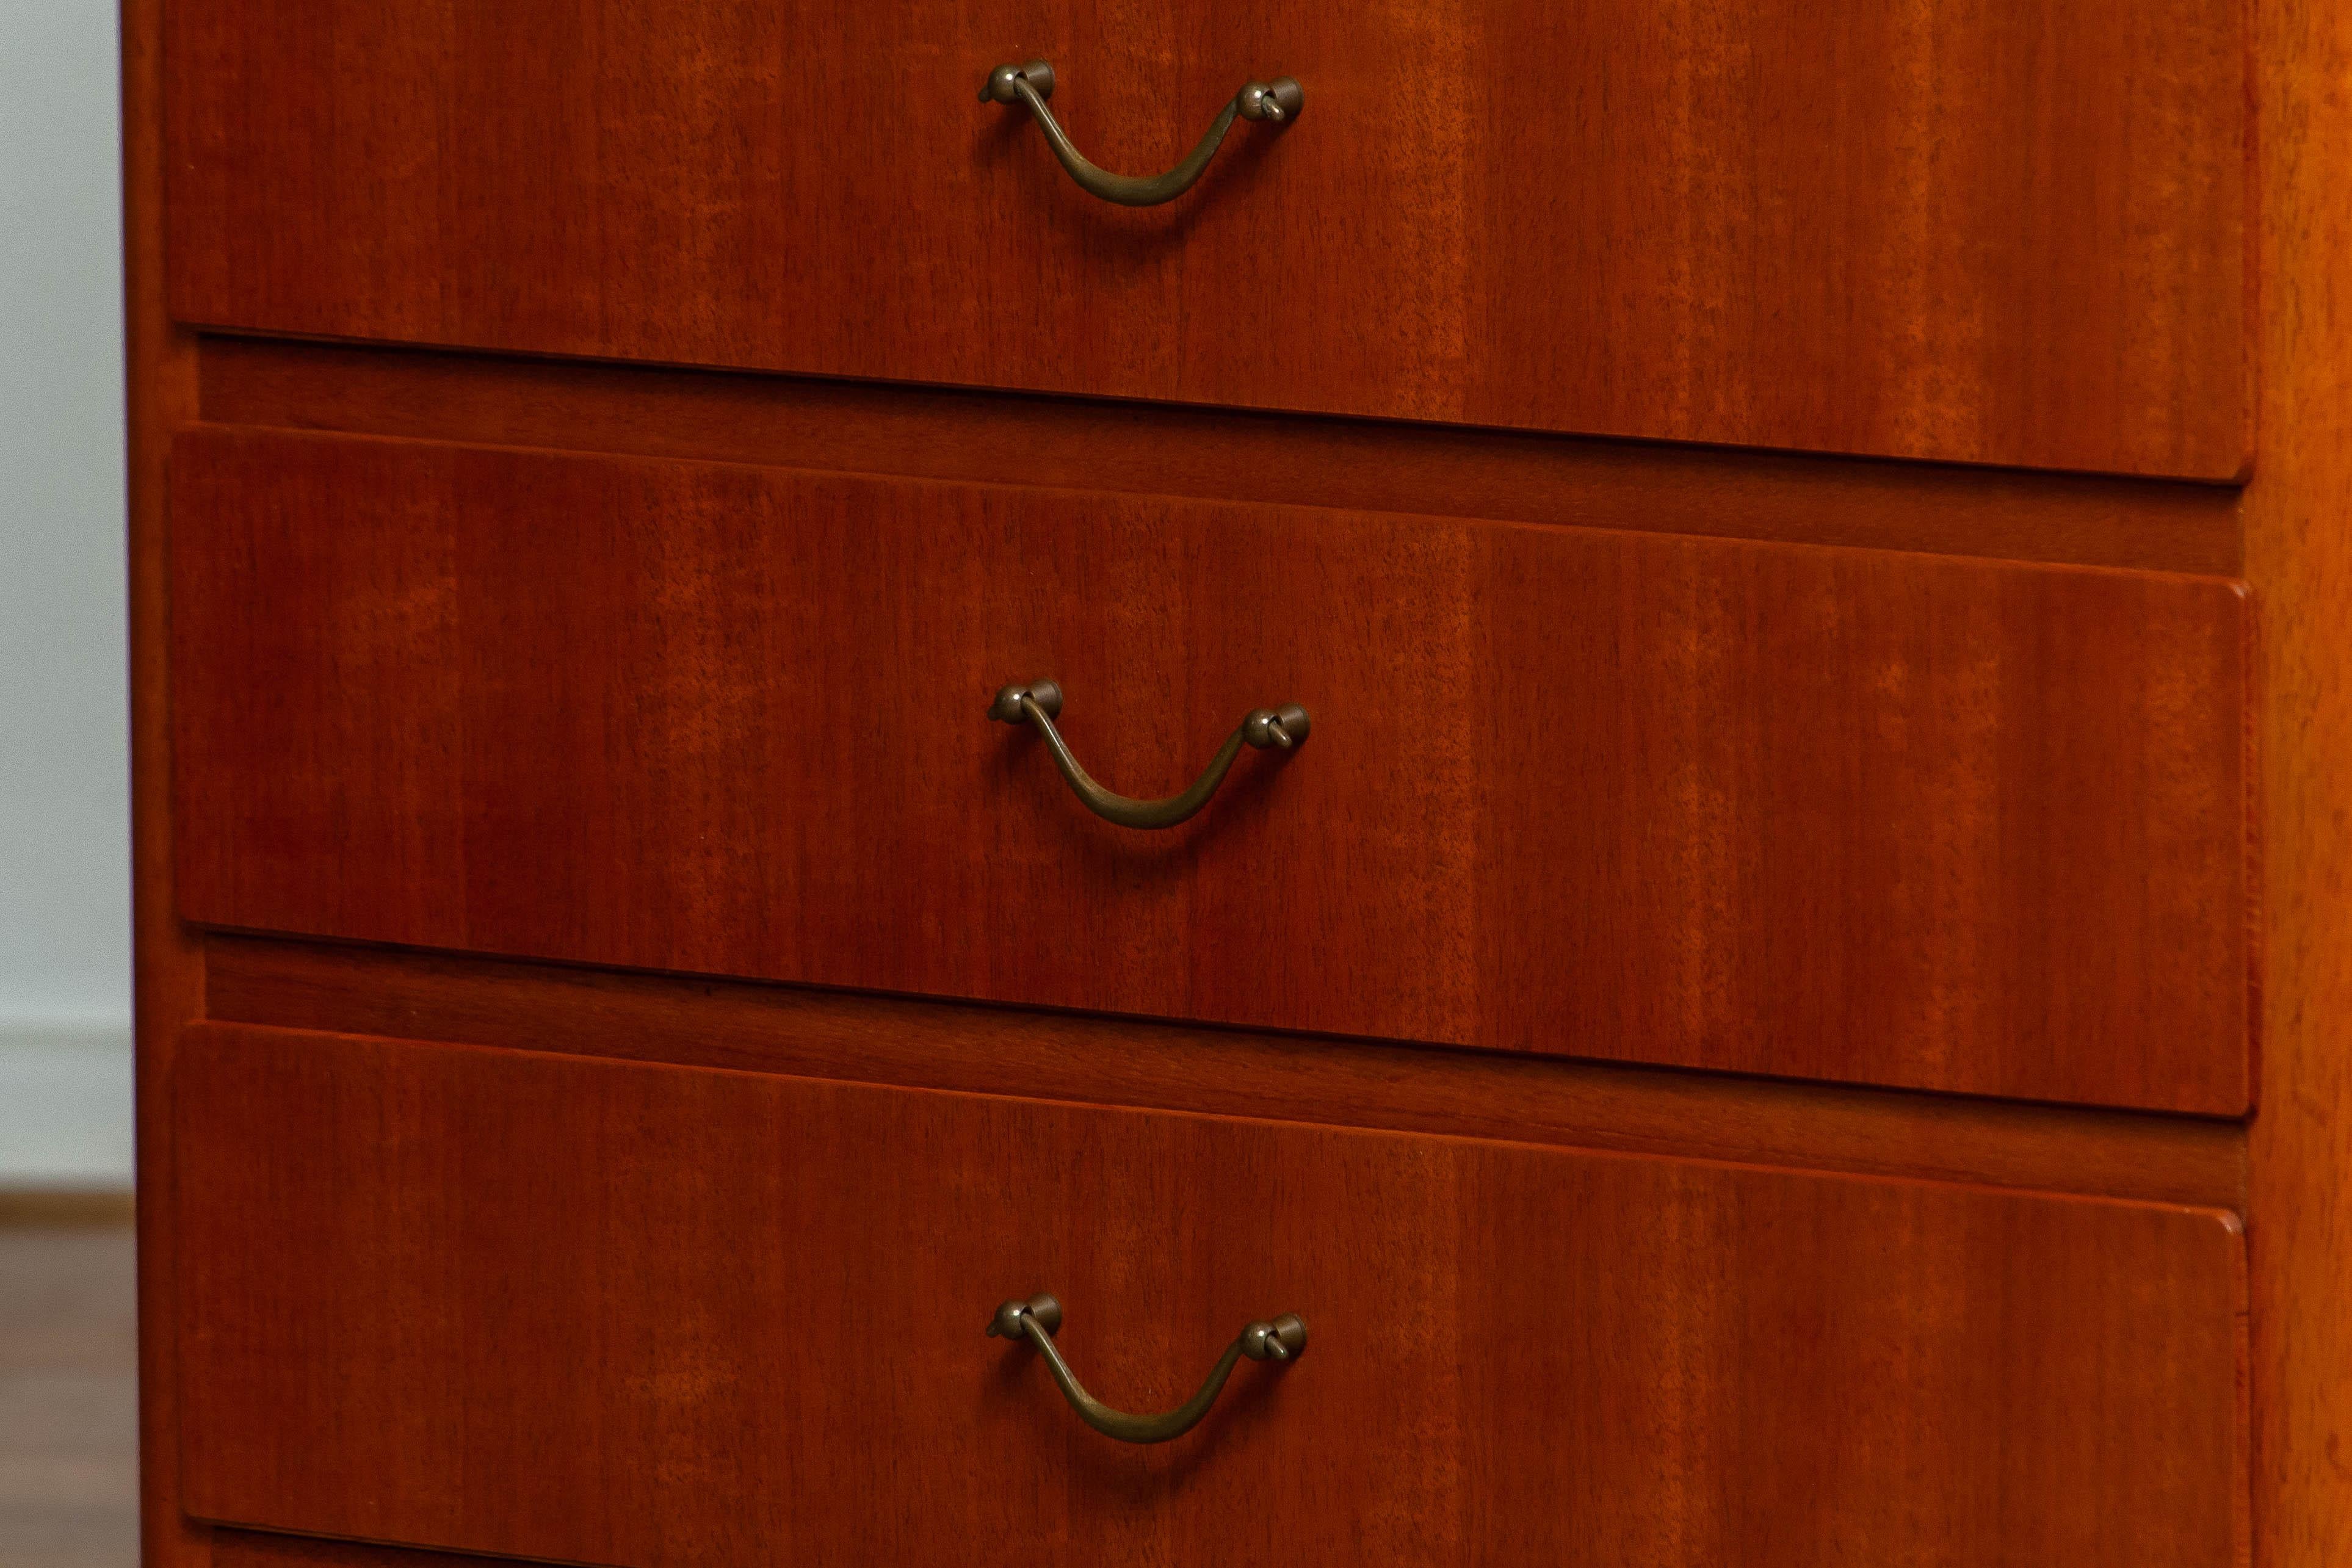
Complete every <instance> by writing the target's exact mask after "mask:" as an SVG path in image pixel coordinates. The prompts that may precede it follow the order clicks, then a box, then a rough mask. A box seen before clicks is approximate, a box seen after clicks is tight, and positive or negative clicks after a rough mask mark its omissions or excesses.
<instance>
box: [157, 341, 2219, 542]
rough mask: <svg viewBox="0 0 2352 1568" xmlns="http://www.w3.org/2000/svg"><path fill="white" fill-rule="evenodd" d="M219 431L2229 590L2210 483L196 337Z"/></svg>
mask: <svg viewBox="0 0 2352 1568" xmlns="http://www.w3.org/2000/svg"><path fill="white" fill-rule="evenodd" d="M202 364H203V380H204V409H203V412H204V417H205V419H206V420H208V421H211V422H213V423H222V424H243V425H273V426H278V427H282V428H287V429H299V430H320V431H343V432H347V433H350V434H362V435H407V436H418V437H423V438H425V439H427V440H438V441H456V442H463V443H467V444H488V445H499V446H541V447H549V448H555V449H562V450H569V451H576V452H599V453H631V454H635V455H643V456H648V457H691V458H705V459H717V460H719V461H723V462H736V463H761V464H772V465H780V466H783V467H791V468H831V469H838V470H841V471H843V472H847V473H866V474H899V475H905V476H908V477H914V478H929V479H961V480H971V481H976V482H979V483H982V484H989V483H1002V482H1004V481H1007V480H1018V481H1019V482H1021V483H1023V484H1028V485H1039V486H1047V487H1049V488H1057V489H1083V490H1122V491H1134V492H1140V493H1142V494H1146V495H1155V496H1196V497H1202V498H1204V499H1210V500H1229V501H1248V502H1252V503H1256V502H1260V501H1263V500H1265V499H1266V498H1267V497H1287V498H1293V499H1297V500H1300V501H1307V502H1311V503H1313V504H1315V505H1317V506H1324V507H1349V508H1354V509H1358V510H1363V511H1383V512H1427V513H1432V514H1435V515H1438V516H1444V517H1486V518H1496V519H1500V520H1505V521H1511V522H1528V523H1567V524H1573V525H1576V526H1579V527H1583V528H1622V529H1633V530H1640V531H1654V532H1661V533H1683V534H1704V535H1709V536H1713V537H1717V538H1756V539H1780V540H1783V541H1786V542H1788V543H1792V544H1822V545H1860V546H1864V547H1866V548H1873V549H1911V550H1922V551H1925V552H1927V553H1928V554H1931V555H1969V556H1990V557H1996V558H2000V559H2014V560H2048V561H2067V562H2072V563H2074V564H2076V565H2081V566H2120V567H2144V568H2147V569H2150V570H2159V571H2181V572H2193V573H2200V574H2202V575H2205V576H2212V577H2235V576H2237V575H2238V573H2239V570H2240V568H2241V566H2242V559H2241V556H2242V551H2241V548H2240V546H2241V541H2240V538H2239V530H2238V496H2237V492H2236V491H2234V490H2231V489H2227V488H2223V487H2221V486H2212V485H2190V484H2181V483H2178V482H2174V481H2168V480H2152V479H2124V478H2116V477H2113V476H2103V475H2074V474H2043V473H2032V472H2026V471H2019V470H2006V469H1998V468H1971V467H1963V466H1958V465H1932V466H1931V465H1922V464H1892V463H1882V462H1878V461H1875V460H1872V459H1866V458H1863V459H1853V458H1834V457H1818V456H1801V457H1792V456H1788V455H1781V454H1776V453H1766V452H1729V451H1716V450H1707V449H1697V448H1689V447H1672V446H1664V445H1659V444H1655V443H1650V442H1609V441H1591V440H1581V439H1573V438H1567V437H1560V436H1548V435H1531V434H1515V433H1510V432H1504V431H1489V430H1462V429H1455V428H1449V427H1445V426H1439V425H1411V424H1375V423H1367V422H1365V421H1362V420H1345V419H1304V418H1289V419H1276V418H1272V417H1269V416H1267V415H1265V414H1258V413H1244V412H1240V411H1235V410H1229V409H1201V408H1171V407H1167V406H1164V405H1154V404H1149V403H1120V402H1097V401H1092V400H1088V399H1084V398H1045V397H1012V396H1005V395H1003V394H990V393H981V392H959V391H950V390H942V389H937V388H929V387H885V386H875V385H871V384H866V383H860V382H828V381H817V380H808V379H795V378H785V377H774V376H743V375H726V374H719V373H715V372H711V371H656V370H647V369H645V368H643V367H636V366H628V367H623V366H615V365H583V364H572V363H564V362H560V361H530V360H505V359H497V358H493V357H490V356H488V355H480V354H451V353H433V352H425V351H422V350H409V349H386V348H352V347H349V346H343V345H334V344H321V343H286V342H272V341H268V340H257V339H246V338H226V337H213V338H207V339H205V341H204V346H203V353H202Z"/></svg>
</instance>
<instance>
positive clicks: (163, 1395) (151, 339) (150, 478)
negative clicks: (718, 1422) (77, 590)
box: [120, 0, 210, 1568]
mask: <svg viewBox="0 0 2352 1568" xmlns="http://www.w3.org/2000/svg"><path fill="white" fill-rule="evenodd" d="M120 15H121V37H122V202H123V214H122V239H123V349H124V371H125V375H124V383H125V384H124V392H125V398H124V414H125V423H126V435H127V449H126V451H125V453H124V459H125V460H124V465H123V471H124V476H125V479H126V480H127V482H128V496H127V497H126V498H127V501H128V507H127V516H126V518H125V521H126V523H127V525H128V528H127V538H126V547H127V549H126V553H127V558H128V561H127V564H128V566H129V582H128V584H127V588H128V591H129V604H128V615H127V617H126V619H127V621H128V631H129V640H130V648H129V664H130V670H129V674H130V685H131V735H130V742H131V898H132V909H131V931H132V941H133V964H134V969H133V1004H134V1006H135V1008H136V1009H137V1014H136V1019H137V1030H136V1032H137V1047H136V1049H137V1053H138V1079H137V1099H138V1114H137V1158H138V1225H139V1330H140V1333H139V1499H140V1500H139V1511H140V1530H139V1541H140V1558H141V1561H142V1563H143V1564H144V1568H207V1565H208V1563H209V1552H210V1542H209V1532H208V1531H206V1530H205V1528H204V1527H203V1526H201V1525H199V1524H196V1523H194V1522H192V1521H189V1520H188V1519H187V1518H186V1517H185V1516H184V1514H183V1513H182V1512H181V1510H180V1443H179V1437H180V1431H179V1419H180V1417H179V1404H178V1399H179V1372H178V1353H179V1347H178V1344H177V1343H176V1341H175V1339H174V1336H173V1333H172V1332H171V1329H170V1326H169V1325H170V1323H171V1322H172V1319H173V1311H172V1305H171V1303H172V1301H173V1284H174V1270H175V1266H176V1260H177V1256H178V1235H177V1223H176V1218H175V1215H174V1212H173V1206H172V1199H171V1194H172V1192H173V1170H174V1169H175V1166H174V1155H173V1148H172V1134H171V1127H172V1093H171V1082H172V1066H173V1057H174V1055H175V1054H176V1052H177V1051H178V1049H179V1032H180V1025H181V1023H182V1022H183V1021H184V1020H185V1019H190V1018H194V1017H195V1016H197V1015H198V1014H200V1013H201V1012H202V1011H203V1010H204V959H203V955H202V953H201V952H200V950H199V948H198V945H197V941H196V938H195V936H194V934H193V933H192V932H190V931H189V930H188V929H187V928H186V927H185V926H184V925H182V923H181V921H180V917H179V906H178V901H177V899H176V897H175V895H174V892H173V862H172V849H173V822H172V811H171V779H172V756H171V754H172V742H171V707H170V703H169V701H168V699H167V696H166V691H167V688H168V685H169V670H170V658H171V639H170V637H169V635H168V634H167V631H166V624H167V619H168V602H167V601H168V597H169V582H170V572H169V570H168V567H167V565H166V561H165V533H166V528H165V523H166V518H165V495H164V486H165V476H164V465H165V459H166V455H167V454H168V453H169V451H170V449H171V442H172V433H173V429H174V428H176V427H177V426H179V425H180V424H182V423H185V422H187V421H189V420H192V419H194V417H195V416H196V410H197V371H196V345H195V340H194V335H193V334H191V333H188V332H184V331H182V330H180V329H177V328H175V327H174V326H173V324H172V320H171V315H170V311H169V309H168V308H166V306H165V304H164V243H163V238H164V236H163V182H164V163H165V161H166V153H165V150H164V148H165V137H164V135H163V81H164V62H163V0H122V4H121V12H120Z"/></svg>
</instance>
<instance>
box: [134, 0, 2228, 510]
mask: <svg viewBox="0 0 2352 1568" xmlns="http://www.w3.org/2000/svg"><path fill="white" fill-rule="evenodd" d="M171 16H172V19H173V37H172V47H173V61H174V73H175V74H174V78H173V93H172V96H171V99H170V100H169V110H170V129H171V141H172V144H173V147H174V149H175V151H176V152H177V154H178V161H177V162H175V164H174V166H173V189H172V197H173V199H172V204H171V207H170V217H171V223H172V242H173V243H172V256H173V268H172V283H173V292H172V303H173V308H174V310H175V311H176V312H177V314H178V315H179V316H180V317H181V318H182V319H185V320H189V321H193V322H199V323H205V324H210V325H215V326H227V327H237V328H246V329H266V330H269V331H273V332H287V333H304V334H314V335H327V336H334V337H347V338H371V339H386V340H415V341H426V342H435V343H445V344H458V345H470V346H476V347H482V348H491V349H503V350H527V351H530V352H535V353H558V354H575V355H590V356H597V357H614V358H627V359H635V360H648V361H669V362H681V363H696V364H712V365H727V366H740V367H747V368H756V369H764V370H782V371H803V372H815V373H822V374H828V375H848V376H862V377H879V378H887V379H893V380H900V381H919V382H962V383H973V384H980V385H986V386H993V387H1013V388H1030V389H1035V390H1045V391H1056V392H1081V393H1091V394H1105V395H1115V396H1121V397H1140V398H1154V399H1170V400H1177V401H1184V402H1215V403H1240V404H1246V405H1250V406H1255V407H1264V408H1278V409H1292V410H1300V411H1316V412H1325V413H1347V414H1368V415H1380V416H1392V417H1402V418H1411V419H1424V420H1441V421H1459V422H1466V423H1475V424H1486V425H1508V426H1521V427H1537V428H1546V429H1559V430H1569V431H1580V432H1585V433H1591V434H1620V435H1631V436H1641V437H1658V438H1668V439H1674V440H1684V441H1701V442H1713V443H1727V444H1738V445H1758V446H1773V447H1800V448H1808V449H1818V450H1830V451H1843V452H1860V453H1872V454H1879V455H1892V456H1905V457H1929V458H1944V459H1957V460H1964V461H1973V462H1987V463H2002V464H2018V465H2044V466H2055V467H2064V468H2082V469H2099V470H2114V471H2121V472H2133V473H2151V474H2166V475H2177V476H2189V477H2200V478H2231V477H2233V476H2237V475H2238V474H2239V473H2240V472H2241V471H2242V468H2243V465H2244V463H2245V458H2246V454H2247V441H2248V428H2247V411H2248V403H2247V396H2246V383H2247V378H2248V357H2247V354H2246V331H2245V312H2246V302H2247V298H2248V289H2247V278H2246V268H2245V262H2244V253H2245V214H2244V210H2243V209H2244V205H2245V201H2246V191H2245V172H2244V171H2245V165H2246V161H2247V155H2248V149H2249V141H2250V138H2249V134H2248V116H2247V106H2246V74H2245V73H2246V31H2245V16H2244V11H2243V7H2242V5H2238V4H2236V3H2235V0H1907V3H1906V4H1904V5H1893V6H1887V5H1828V6H1825V5H1811V4H1805V3H1802V0H1771V3H1769V4H1761V5H1744V6H1738V7H1722V6H1703V5H1656V4H1653V3H1651V0H1614V3H1610V4H1595V5H1577V6H1568V7H1562V6H1558V5H1545V4H1542V3H1540V0H1513V3H1510V4H1493V3H1489V4H1479V5H1472V4H1467V3H1465V0H1448V3H1446V4H1438V5H1412V6H1402V7H1374V8H1370V9H1367V8H1364V7H1360V6H1359V7H1349V6H1339V7H1334V6H1328V5H1314V4H1309V3H1307V0H1286V3H1283V4H1279V5H1261V6H1255V7H1252V8H1250V9H1248V10H1247V11H1246V12H1242V13H1230V14H1229V13H1228V12H1226V11H1223V10H1219V9H1217V8H1215V7H1213V6H1212V5H1209V4H1207V3H1206V0H1184V3H1182V4H1179V5H1169V4H1166V3H1158V4H1153V5H1148V6H1147V5H1132V4H1115V5H1075V4H1073V3H1071V0H999V3H997V4H992V5H987V6H980V7H962V8H951V9H948V10H945V11H942V10H940V9H939V8H937V7H924V6H917V5H911V4H907V3H904V0H901V3H898V4H879V3H872V4H865V5H840V4H837V3H835V0H793V3H792V4H787V5H771V6H756V7H750V6H736V5H717V4H711V5H698V6H696V7H693V8H692V9H691V10H688V11H684V12H681V11H679V10H678V9H677V8H675V7H667V6H656V5H642V4H638V5H607V6H604V7H601V8H599V9H597V10H596V11H594V12H593V13H591V14H586V15H583V13H582V12H581V11H580V9H579V7H578V6H576V5H572V4H569V3H567V0H509V3H507V4H504V5H496V6H488V7H457V8H454V9H452V8H440V9H436V8H430V7H428V8H424V9H419V8H415V7H405V8H402V7H394V8H390V9H387V8H385V7H383V6H382V5H375V4H370V3H362V0H189V3H187V4H183V5H175V6H174V7H173V9H172V12H171ZM1041 53H1042V54H1045V55H1047V56H1050V57H1053V58H1054V60H1055V63H1056V64H1057V65H1058V66H1059V68H1060V69H1061V73H1062V83H1063V86H1062V90H1061V91H1060V93H1059V94H1058V95H1057V96H1056V99H1055V110H1056V111H1057V112H1059V113H1061V114H1063V115H1064V117H1065V118H1066V120H1067V121H1068V122H1069V123H1070V124H1071V126H1072V127H1073V129H1074V132H1075V134H1076V135H1077V136H1079V137H1080V138H1081V139H1082V141H1083V142H1084V143H1085V145H1086V146H1087V148H1088V149H1089V150H1090V151H1091V152H1093V154H1094V155H1095V156H1096V157H1097V158H1098V159H1099V160H1101V161H1104V162H1107V163H1108V164H1110V165H1112V166H1115V167H1116V166H1127V167H1133V168H1139V169H1140V168H1154V167H1165V166H1166V165H1168V164H1169V163H1171V162H1174V159H1175V155H1176V154H1177V152H1179V151H1180V150H1181V148H1182V147H1184V146H1186V145H1189V143H1190V141H1191V139H1192V137H1193V136H1194V135H1196V134H1197V133H1198V131H1199V130H1200V128H1201V125H1202V123H1203V122H1205V120H1207V118H1208V116H1209V115H1210V113H1211V112H1212V111H1213V109H1214V107H1215V106H1216V105H1217V104H1219V103H1221V102H1223V100H1224V99H1226V98H1227V97H1228V96H1229V95H1230V94H1232V92H1233V91H1234V89H1235V88H1236V87H1238V86H1239V85H1240V84H1241V83H1242V82H1243V81H1244V80H1245V79H1247V78H1251V77H1253V76H1260V77H1262V76H1267V75H1271V74H1273V73H1276V72H1285V73H1288V74H1292V75H1296V76H1297V77H1298V78H1301V79H1302V80H1303V81H1304V82H1305V83H1306V86H1307V104H1308V107H1307V110H1306V113H1305V114H1304V115H1303V116H1302V117H1301V119H1300V120H1299V121H1298V123H1297V125H1296V126H1295V127H1294V128H1292V129H1291V130H1290V131H1286V132H1283V133H1281V134H1280V135H1278V136H1277V135H1276V134H1273V133H1271V132H1265V131H1256V130H1245V131H1244V132H1243V133H1242V134H1240V135H1238V136H1236V138H1235V139H1234V142H1233V143H1232V144H1231V146H1230V147H1229V149H1228V150H1227V152H1225V153H1224V154H1223V157H1222V158H1221V160H1220V162H1219V163H1218V165H1217V166H1216V167H1214V168H1213V171H1212V172H1211V174H1210V176H1209V178H1208V179H1207V180H1206V181H1204V182H1203V183H1202V185H1201V187H1200V188H1199V189H1198V190H1196V191H1195V192H1193V193H1192V194H1191V195H1189V196H1187V197H1186V198H1185V199H1184V200H1183V201H1182V202H1181V203H1179V204H1175V205H1173V206H1171V207H1167V208H1162V209H1156V210H1153V211H1150V212H1144V213H1136V212H1128V211H1119V210H1113V209H1109V208H1107V207H1105V206H1104V205H1103V204H1100V203H1098V202H1097V201H1095V200H1093V199H1092V198H1090V197H1087V196H1086V195H1084V194H1082V193H1078V192H1077V191H1076V190H1075V189H1073V188H1072V187H1071V186H1070V184H1069V183H1068V182H1067V180H1066V178H1065V177H1064V175H1063V173H1062V172H1061V171H1060V170H1059V169H1058V168H1056V167H1055V165H1054V164H1053V163H1052V162H1051V160H1050V159H1049V158H1048V156H1047V155H1046V152H1045V148H1044V146H1043V145H1042V144H1041V143H1040V141H1039V138H1038V132H1037V131H1036V130H1035V128H1034V126H1032V125H1031V124H1029V123H1028V120H1027V118H1026V117H1025V116H1023V115H1013V114H1007V113H1005V112H1004V111H1003V110H1000V109H998V108H996V107H994V106H982V105H979V104H976V103H975V102H974V100H973V94H974V90H975V89H976V88H977V87H978V86H979V84H980V82H981V80H982V78H983V77H984V76H985V74H986V73H987V71H988V70H989V69H990V68H992V67H993V66H996V65H998V64H1001V63H1003V62H1004V61H1007V60H1012V59H1021V58H1026V57H1031V56H1034V55H1037V54H1041Z"/></svg>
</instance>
